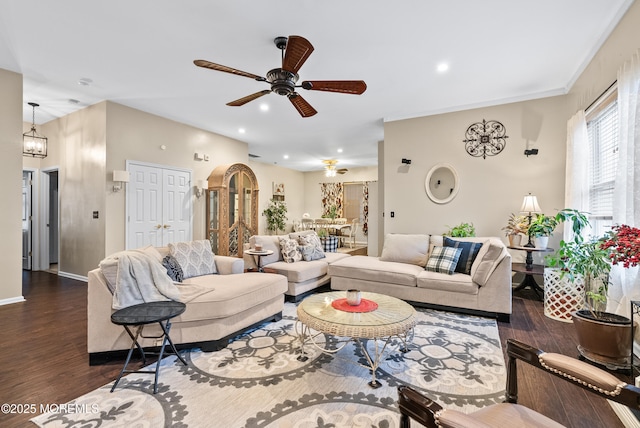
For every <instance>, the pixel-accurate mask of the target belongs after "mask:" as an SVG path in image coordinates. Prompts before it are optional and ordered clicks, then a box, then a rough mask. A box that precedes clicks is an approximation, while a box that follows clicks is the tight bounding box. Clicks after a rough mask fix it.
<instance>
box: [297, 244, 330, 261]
mask: <svg viewBox="0 0 640 428" xmlns="http://www.w3.org/2000/svg"><path fill="white" fill-rule="evenodd" d="M298 249H299V250H300V253H302V260H304V261H306V262H310V261H311V260H319V259H324V258H325V257H326V256H325V255H324V251H322V249H321V248H318V247H316V246H313V245H300V246H298Z"/></svg>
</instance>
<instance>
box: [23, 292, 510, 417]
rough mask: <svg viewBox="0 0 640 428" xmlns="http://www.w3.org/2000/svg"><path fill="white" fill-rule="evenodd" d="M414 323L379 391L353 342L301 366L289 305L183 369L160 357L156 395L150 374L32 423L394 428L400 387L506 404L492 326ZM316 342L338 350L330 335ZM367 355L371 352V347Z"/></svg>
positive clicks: (470, 321)
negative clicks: (276, 317) (280, 314)
mask: <svg viewBox="0 0 640 428" xmlns="http://www.w3.org/2000/svg"><path fill="white" fill-rule="evenodd" d="M417 317H418V322H417V325H416V327H415V330H414V335H413V340H412V342H411V344H410V346H409V352H406V353H401V352H399V351H398V350H397V349H396V347H392V348H391V349H388V353H387V354H385V355H386V357H385V359H384V362H383V363H382V364H381V365H380V368H379V369H378V371H377V374H378V376H377V378H378V380H379V381H380V382H381V383H382V387H380V388H378V389H373V388H371V387H370V386H369V385H368V382H369V381H370V380H371V374H370V372H369V371H368V370H367V369H365V368H363V367H361V366H360V365H358V364H356V363H355V362H356V361H357V362H360V363H365V357H364V355H363V353H362V351H361V349H360V348H359V347H358V346H356V345H355V344H353V343H350V344H348V345H346V346H344V347H343V348H342V349H341V350H340V351H339V352H337V353H336V354H335V355H328V354H326V353H323V352H320V351H319V350H318V349H317V348H315V347H312V346H306V347H305V350H306V351H307V353H308V356H309V359H308V360H307V361H305V362H301V361H298V359H297V357H298V355H299V354H298V348H299V341H298V340H297V335H296V312H295V305H293V304H289V303H287V304H286V305H285V311H284V313H283V319H282V320H281V321H279V322H275V323H266V324H264V325H262V326H260V327H259V328H256V329H254V330H252V331H249V332H247V333H245V334H243V335H240V336H238V337H237V338H236V339H235V340H234V341H233V342H232V343H231V344H230V345H229V346H228V347H227V348H225V349H224V350H221V351H218V352H212V353H205V352H202V351H200V350H199V349H193V350H189V351H183V352H182V355H183V356H184V358H185V359H186V361H187V363H188V365H187V366H184V365H183V364H182V363H180V362H179V361H178V360H177V359H176V357H175V356H171V357H167V358H165V359H164V360H163V361H162V366H161V373H160V380H159V386H158V393H157V394H155V395H154V394H153V393H152V385H153V375H149V374H130V375H128V376H126V377H124V378H123V379H122V380H121V381H120V383H119V384H118V387H117V388H116V390H115V391H114V392H113V393H110V392H109V390H110V388H111V384H109V385H106V386H104V387H102V388H99V389H97V390H95V391H93V392H90V393H88V394H86V395H83V396H82V397H80V398H78V399H76V400H74V401H72V402H70V403H68V405H67V406H66V407H65V406H60V408H59V409H55V410H56V412H51V413H45V414H42V415H40V416H38V417H36V418H34V419H32V421H33V422H35V423H36V424H37V425H38V426H41V427H47V428H51V427H133V426H135V427H222V428H232V427H246V428H250V427H278V428H290V427H299V428H311V427H314V428H330V427H331V428H342V427H368V428H371V427H373V428H391V427H398V426H399V419H400V415H399V413H398V410H397V405H396V401H397V398H398V396H397V387H398V386H399V385H402V384H406V385H412V386H413V387H415V388H416V389H418V390H419V391H421V392H423V393H424V394H426V395H428V396H429V397H431V398H432V399H434V400H436V401H437V402H439V403H441V404H442V405H443V406H445V407H450V408H456V409H461V410H463V411H467V412H468V411H472V410H475V409H477V408H479V407H484V406H487V405H489V404H493V403H497V402H501V401H503V400H504V387H505V379H506V374H505V373H506V372H505V364H504V358H503V355H502V349H501V346H500V338H499V335H498V328H497V325H496V322H495V321H494V320H491V319H486V318H479V317H473V316H467V315H460V314H453V313H447V312H440V311H433V310H424V309H419V310H418V315H417ZM317 342H319V343H320V345H323V346H326V347H327V348H328V349H336V347H337V346H338V338H336V337H333V336H330V335H320V336H319V337H318V338H317ZM394 345H399V344H394ZM365 346H367V349H369V350H370V351H371V352H373V347H374V344H373V343H372V341H368V342H367V343H365ZM412 426H413V425H412ZM416 426H417V424H416Z"/></svg>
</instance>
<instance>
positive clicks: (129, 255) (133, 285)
mask: <svg viewBox="0 0 640 428" xmlns="http://www.w3.org/2000/svg"><path fill="white" fill-rule="evenodd" d="M166 300H175V301H180V300H181V299H180V291H179V290H178V287H177V286H176V285H175V284H174V283H173V281H172V280H171V278H169V276H168V275H167V270H166V269H165V268H164V266H162V264H161V263H160V262H159V261H158V260H156V259H154V258H153V257H152V256H149V255H147V254H145V253H143V252H139V251H125V252H123V253H120V254H119V255H118V274H117V277H116V286H115V290H114V292H113V309H122V308H126V307H128V306H133V305H137V304H139V303H145V302H155V301H166Z"/></svg>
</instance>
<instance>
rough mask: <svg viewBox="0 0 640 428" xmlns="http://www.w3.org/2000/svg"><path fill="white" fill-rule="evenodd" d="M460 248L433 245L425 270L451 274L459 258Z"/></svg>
mask: <svg viewBox="0 0 640 428" xmlns="http://www.w3.org/2000/svg"><path fill="white" fill-rule="evenodd" d="M461 252H462V248H453V247H433V251H431V255H430V256H429V260H427V265H426V266H425V268H424V269H425V270H428V271H430V272H439V273H446V274H447V275H451V274H453V272H454V271H455V270H456V265H457V264H458V259H459V258H460V253H461Z"/></svg>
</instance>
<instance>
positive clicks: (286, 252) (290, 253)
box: [279, 238, 302, 263]
mask: <svg viewBox="0 0 640 428" xmlns="http://www.w3.org/2000/svg"><path fill="white" fill-rule="evenodd" d="M279 240H280V251H281V252H282V258H283V259H284V261H285V262H287V263H295V262H299V261H300V260H302V253H301V252H300V250H299V249H298V241H296V240H294V239H289V238H279Z"/></svg>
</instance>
